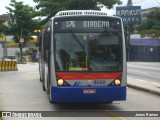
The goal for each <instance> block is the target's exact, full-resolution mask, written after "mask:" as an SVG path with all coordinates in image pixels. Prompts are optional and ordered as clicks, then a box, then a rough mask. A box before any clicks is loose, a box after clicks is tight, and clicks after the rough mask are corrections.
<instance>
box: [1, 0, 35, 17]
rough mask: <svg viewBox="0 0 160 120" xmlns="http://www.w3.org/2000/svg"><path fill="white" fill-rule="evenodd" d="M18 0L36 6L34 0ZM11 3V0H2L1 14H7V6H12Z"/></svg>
mask: <svg viewBox="0 0 160 120" xmlns="http://www.w3.org/2000/svg"><path fill="white" fill-rule="evenodd" d="M16 1H17V2H20V1H22V2H23V3H24V5H29V6H32V7H34V6H35V5H36V3H34V2H33V0H16ZM10 3H11V0H0V15H2V14H6V13H7V12H9V11H8V10H7V9H6V8H5V6H7V7H10V6H9V4H10Z"/></svg>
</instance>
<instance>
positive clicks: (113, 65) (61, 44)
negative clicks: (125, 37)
mask: <svg viewBox="0 0 160 120" xmlns="http://www.w3.org/2000/svg"><path fill="white" fill-rule="evenodd" d="M121 40H122V39H121V33H114V32H113V33H56V34H55V64H56V71H120V70H121V69H122V68H121V66H122V65H121V63H122V62H121V61H122V53H121V51H122V49H121V47H122V45H121V44H122V42H121Z"/></svg>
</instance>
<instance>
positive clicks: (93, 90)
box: [83, 89, 96, 94]
mask: <svg viewBox="0 0 160 120" xmlns="http://www.w3.org/2000/svg"><path fill="white" fill-rule="evenodd" d="M83 93H84V94H96V89H83Z"/></svg>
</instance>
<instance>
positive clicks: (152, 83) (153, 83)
mask: <svg viewBox="0 0 160 120" xmlns="http://www.w3.org/2000/svg"><path fill="white" fill-rule="evenodd" d="M152 84H155V85H160V84H159V83H155V82H152Z"/></svg>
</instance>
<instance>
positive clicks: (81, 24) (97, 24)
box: [61, 21, 110, 29]
mask: <svg viewBox="0 0 160 120" xmlns="http://www.w3.org/2000/svg"><path fill="white" fill-rule="evenodd" d="M61 27H62V28H64V29H67V28H109V27H110V24H109V21H65V22H62V24H61Z"/></svg>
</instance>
